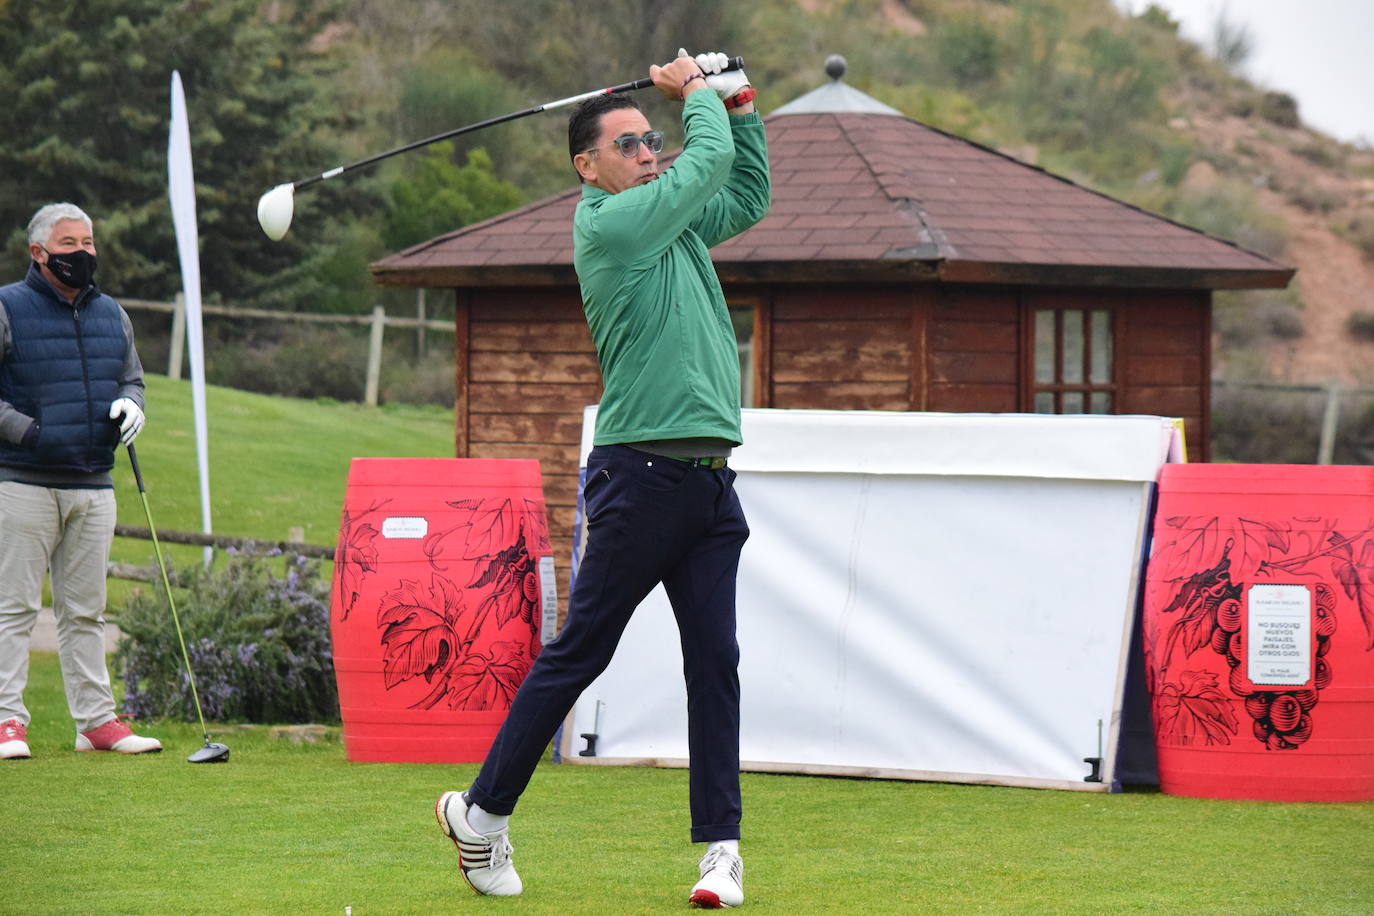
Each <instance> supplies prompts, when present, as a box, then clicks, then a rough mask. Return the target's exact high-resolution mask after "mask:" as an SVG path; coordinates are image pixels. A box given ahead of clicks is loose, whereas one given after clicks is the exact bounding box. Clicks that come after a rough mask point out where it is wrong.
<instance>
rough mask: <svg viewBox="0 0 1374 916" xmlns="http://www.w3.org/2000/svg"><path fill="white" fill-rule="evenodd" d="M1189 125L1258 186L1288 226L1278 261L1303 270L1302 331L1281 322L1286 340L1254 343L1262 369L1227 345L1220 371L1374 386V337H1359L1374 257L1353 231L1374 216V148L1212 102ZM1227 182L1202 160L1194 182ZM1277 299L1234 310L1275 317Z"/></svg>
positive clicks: (1371, 296) (1372, 292)
mask: <svg viewBox="0 0 1374 916" xmlns="http://www.w3.org/2000/svg"><path fill="white" fill-rule="evenodd" d="M1189 121H1190V129H1191V131H1192V132H1193V135H1194V136H1195V137H1196V139H1197V141H1198V144H1199V147H1200V148H1201V149H1203V150H1205V151H1206V152H1207V153H1208V154H1210V156H1211V157H1212V158H1214V159H1216V160H1219V161H1221V162H1224V163H1228V164H1229V165H1230V170H1229V172H1230V175H1231V176H1232V177H1239V178H1241V179H1243V180H1245V181H1247V182H1249V183H1251V184H1252V185H1253V186H1254V187H1255V188H1256V193H1257V196H1258V198H1259V200H1260V201H1261V203H1262V205H1263V206H1264V208H1265V209H1266V210H1267V211H1269V212H1271V213H1273V214H1275V215H1277V217H1278V218H1279V219H1280V220H1281V222H1282V224H1283V225H1284V226H1285V227H1286V229H1287V233H1286V234H1287V242H1286V244H1285V245H1284V246H1283V249H1282V251H1281V252H1279V253H1278V255H1277V257H1278V259H1279V260H1281V261H1283V262H1285V263H1287V264H1290V265H1292V266H1294V267H1296V268H1297V269H1298V273H1297V276H1296V277H1295V278H1294V281H1293V288H1292V291H1291V292H1292V296H1291V300H1290V301H1291V302H1292V303H1293V306H1294V313H1295V314H1296V316H1297V317H1298V318H1299V319H1300V322H1301V333H1300V334H1299V333H1295V332H1296V331H1297V328H1296V327H1293V328H1292V329H1285V328H1284V327H1283V326H1282V325H1280V326H1279V327H1277V328H1275V327H1273V325H1272V322H1271V328H1270V330H1271V332H1272V331H1277V332H1278V333H1269V334H1267V335H1263V336H1262V337H1260V338H1259V339H1257V340H1255V341H1253V342H1252V346H1254V347H1256V348H1257V349H1258V350H1259V351H1260V353H1262V357H1263V358H1262V359H1261V360H1258V361H1257V362H1258V364H1259V365H1258V366H1256V365H1254V364H1253V363H1251V362H1250V361H1248V360H1245V359H1244V358H1243V356H1244V354H1236V353H1231V352H1229V351H1228V348H1227V346H1226V344H1225V342H1220V341H1219V343H1218V346H1219V350H1218V354H1217V355H1218V357H1219V363H1220V365H1219V367H1218V368H1220V369H1222V370H1225V369H1226V368H1228V366H1229V367H1231V368H1240V369H1241V371H1242V374H1249V373H1246V372H1245V371H1244V370H1245V369H1259V370H1260V371H1258V372H1256V373H1255V374H1258V375H1263V376H1264V377H1267V378H1268V379H1272V380H1281V381H1287V382H1309V383H1324V382H1327V381H1330V380H1339V381H1341V382H1343V383H1344V384H1347V385H1362V386H1370V385H1374V340H1371V339H1370V338H1368V337H1364V338H1361V337H1357V336H1355V335H1352V333H1351V331H1350V322H1351V319H1352V318H1353V317H1356V316H1360V315H1371V314H1374V260H1371V254H1370V253H1366V252H1363V251H1362V250H1361V249H1360V247H1358V246H1357V244H1356V243H1355V242H1354V241H1352V239H1351V238H1350V234H1349V227H1350V226H1351V225H1352V224H1355V223H1357V221H1359V220H1360V219H1361V218H1362V216H1363V218H1364V219H1368V216H1367V215H1366V214H1368V213H1369V212H1371V207H1374V177H1370V176H1374V151H1371V150H1369V149H1367V148H1366V149H1360V148H1355V147H1351V146H1348V145H1344V144H1340V143H1338V142H1337V141H1334V140H1332V139H1330V138H1328V137H1325V136H1323V135H1321V134H1320V133H1317V132H1315V131H1312V130H1310V129H1308V128H1305V127H1281V126H1279V125H1276V124H1273V123H1270V122H1266V121H1264V120H1263V119H1262V118H1257V117H1254V116H1251V117H1248V118H1247V117H1239V116H1237V115H1234V114H1229V113H1227V112H1225V111H1217V110H1215V109H1214V106H1211V105H1208V104H1207V103H1206V102H1203V103H1201V104H1200V105H1199V106H1198V108H1197V109H1196V110H1195V111H1193V112H1192V113H1191V114H1190V115H1189ZM1225 175H1226V173H1225V172H1221V171H1219V170H1217V169H1215V168H1212V167H1209V166H1207V165H1206V164H1205V163H1202V164H1199V165H1197V166H1194V167H1193V168H1192V169H1191V170H1190V172H1189V175H1188V177H1187V178H1186V179H1185V182H1186V183H1190V184H1193V185H1195V186H1201V187H1204V188H1205V187H1207V186H1209V185H1214V184H1215V183H1216V182H1217V181H1219V180H1220V179H1221V178H1222V177H1224V176H1225ZM1366 244H1368V243H1366ZM1283 298H1284V297H1278V299H1279V301H1283ZM1226 301H1227V299H1226V297H1222V298H1221V300H1220V302H1221V303H1223V304H1224V303H1225V302H1226ZM1273 301H1274V297H1272V296H1271V297H1269V299H1268V301H1266V298H1265V297H1264V296H1262V295H1252V296H1251V297H1249V301H1244V302H1242V303H1240V304H1239V305H1238V306H1234V307H1238V308H1241V309H1244V310H1245V311H1246V312H1247V313H1248V314H1253V312H1254V310H1255V309H1256V307H1258V308H1259V310H1260V312H1261V314H1265V306H1266V304H1270V305H1272V302H1273ZM1223 307H1225V306H1223ZM1268 314H1270V315H1272V312H1270V313H1268ZM1280 322H1281V319H1280ZM1290 334H1295V336H1291V337H1290V336H1288V335H1290ZM1237 364H1239V365H1237Z"/></svg>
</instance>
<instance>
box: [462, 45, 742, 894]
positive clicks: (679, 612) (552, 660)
mask: <svg viewBox="0 0 1374 916" xmlns="http://www.w3.org/2000/svg"><path fill="white" fill-rule="evenodd" d="M726 60H727V58H726V56H725V55H724V54H720V53H711V54H700V55H698V56H697V57H695V58H692V57H688V56H687V55H686V52H681V55H680V56H679V57H678V58H677V59H676V60H674V61H672V62H671V63H669V64H667V65H666V66H663V67H650V68H649V75H650V77H651V78H652V79H653V81H654V85H655V86H656V87H657V88H658V89H659V90H660V91H661V92H663V93H664V95H666V96H668V97H669V98H672V99H681V100H682V101H683V107H682V122H683V129H684V132H685V134H686V143H685V146H684V148H683V151H682V153H681V154H680V155H679V156H678V157H677V159H676V160H675V161H674V162H673V164H672V167H671V168H669V169H666V170H663V171H660V169H659V162H658V153H659V152H660V151H661V150H662V149H663V134H662V132H660V131H656V130H651V129H650V127H649V123H648V121H647V120H646V119H645V117H644V115H643V113H642V112H641V111H640V110H639V107H638V106H637V105H636V104H635V103H634V101H633V99H631V98H630V97H629V96H626V95H605V96H597V97H595V98H592V99H590V100H588V101H587V102H584V103H583V104H582V105H581V106H580V107H579V108H578V109H577V110H576V111H575V112H574V113H573V115H572V117H571V118H570V119H569V122H568V141H569V149H568V152H569V155H570V156H571V157H572V162H573V166H574V167H575V168H576V169H577V172H578V175H579V176H580V178H581V179H582V183H583V188H582V200H581V202H580V203H579V204H578V207H577V213H576V215H575V216H574V218H573V244H574V255H573V263H574V266H575V267H576V269H577V275H578V278H579V280H580V282H581V286H582V301H583V308H584V310H585V312H586V315H587V324H588V326H589V327H590V328H591V333H592V339H593V341H594V342H595V343H596V350H597V358H598V360H599V361H600V364H601V374H602V377H603V380H604V382H605V394H604V395H603V396H602V400H601V404H600V408H599V410H598V413H597V422H596V437H595V440H594V448H593V449H592V452H591V454H590V456H589V457H588V460H587V482H586V486H585V489H584V493H583V498H584V505H585V507H586V519H587V542H586V547H585V550H584V552H583V556H582V561H581V565H580V566H579V568H578V573H577V579H576V582H575V584H574V586H573V591H572V596H571V600H570V602H569V607H568V616H567V622H566V624H565V625H564V628H563V630H562V632H561V633H560V634H559V636H558V638H557V639H555V640H554V641H553V642H551V643H550V644H549V645H547V646H545V647H544V649H543V651H542V652H541V653H540V655H539V658H538V659H537V660H536V662H535V664H534V667H533V669H532V670H531V671H530V673H529V676H528V677H526V679H525V681H524V683H523V684H522V685H521V687H520V690H519V692H518V693H517V694H516V697H515V700H514V702H513V703H512V705H511V708H510V712H509V713H508V715H507V717H506V721H505V723H504V725H503V726H502V727H501V730H500V732H499V733H498V734H497V736H496V740H495V741H494V742H493V744H492V748H491V752H490V753H489V754H488V755H487V759H486V762H485V763H484V764H483V766H482V769H481V772H480V773H479V774H478V776H477V779H476V781H474V782H473V784H472V786H471V788H470V789H468V791H466V792H446V793H444V794H443V795H442V796H441V797H440V798H439V800H438V803H437V806H436V815H437V816H438V820H439V824H440V826H441V827H442V828H443V831H444V833H445V834H446V835H447V836H449V837H450V838H451V839H452V840H453V841H454V843H455V844H456V845H457V847H458V860H459V865H460V867H461V869H462V872H463V876H464V878H465V879H466V880H467V882H468V883H469V884H470V885H471V886H472V888H473V889H474V890H476V891H477V892H478V893H479V894H493V895H508V894H518V893H520V891H521V890H522V885H521V882H520V878H519V877H518V876H517V875H516V872H515V868H514V865H513V864H512V862H511V851H512V847H511V845H510V842H509V839H508V835H509V828H508V823H507V822H508V818H509V815H510V814H511V812H512V811H513V810H514V809H515V804H516V801H517V800H518V799H519V797H520V794H521V792H523V791H524V789H525V787H526V785H527V784H528V783H529V779H530V777H531V775H532V774H533V772H534V769H535V767H536V766H537V764H538V763H539V760H540V758H541V757H542V756H543V753H544V751H545V749H546V748H547V746H548V743H549V741H550V739H552V737H553V735H554V732H555V731H556V730H557V728H558V726H559V724H560V723H561V722H562V721H563V719H564V717H565V716H566V715H567V713H568V710H569V709H571V708H572V705H573V704H574V703H575V702H576V701H577V698H578V697H579V696H580V695H581V694H582V691H583V690H584V689H585V688H586V687H587V686H588V685H589V684H591V682H592V681H593V680H595V679H596V677H597V675H599V674H600V673H601V672H602V671H603V670H604V669H605V667H606V666H607V665H608V664H609V663H610V660H611V656H612V655H613V653H614V652H615V648H616V644H617V643H618V642H619V640H620V636H621V634H622V632H623V631H624V629H625V626H626V624H627V623H628V622H629V619H630V615H631V614H632V613H633V611H634V609H635V608H636V607H637V606H638V605H639V603H640V602H641V601H643V600H644V598H645V597H646V596H647V595H648V594H649V592H650V591H651V590H652V589H653V588H654V586H656V585H657V584H659V583H660V582H661V583H663V585H664V588H665V590H666V591H667V593H668V598H669V600H670V601H671V602H672V605H673V613H674V615H675V616H676V618H677V624H678V629H679V632H680V634H681V642H682V656H683V671H684V676H685V679H686V686H687V707H688V710H687V717H688V726H687V730H688V734H687V739H688V749H689V753H690V755H691V773H690V795H691V817H692V834H691V835H692V840H693V841H694V842H701V843H708V844H710V845H709V846H708V848H707V851H706V854H705V856H704V857H703V858H702V860H701V862H700V876H701V880H700V881H698V882H697V884H696V885H695V886H694V887H693V888H692V890H691V895H690V900H691V902H692V903H693V904H695V905H697V906H701V907H721V906H738V905H739V904H740V903H743V902H744V889H743V864H742V862H741V859H740V856H739V836H740V811H741V805H740V789H739V677H738V673H737V669H738V664H739V646H738V643H737V642H736V640H735V575H736V572H737V570H738V568H739V556H740V550H741V549H742V548H743V546H744V542H745V539H746V538H748V536H749V527H748V524H747V523H746V522H745V518H744V512H743V510H742V509H741V508H740V503H739V498H738V497H737V496H736V494H735V489H734V483H735V472H734V471H733V470H732V469H731V468H730V467H728V465H727V460H726V459H727V458H728V456H729V455H730V452H731V449H733V448H734V447H735V446H737V445H739V444H740V441H741V436H740V384H739V355H738V345H737V343H736V340H735V334H734V330H733V326H732V325H731V322H730V314H729V310H728V309H727V307H726V304H725V298H724V296H723V295H722V293H721V289H720V281H719V280H718V278H717V277H716V272H715V268H714V266H713V265H712V263H711V259H710V256H709V254H708V253H707V250H708V249H709V248H711V247H712V246H713V245H716V244H718V243H720V242H723V241H725V240H726V239H728V238H730V237H731V236H734V235H738V234H739V233H741V232H743V231H744V230H746V229H748V228H749V227H750V226H752V225H754V224H755V223H756V222H758V221H759V220H760V219H762V218H763V216H764V214H765V213H766V212H767V211H768V204H769V181H768V151H767V146H766V143H765V140H764V127H763V122H762V120H761V119H760V118H759V116H758V114H757V113H755V111H754V105H753V102H752V99H753V97H754V90H753V88H752V87H751V86H750V85H749V82H748V80H747V79H746V78H745V76H744V74H743V72H741V71H725V70H724V69H723V68H724V66H725V63H726ZM666 662H667V659H665V663H666ZM584 816H585V818H586V826H587V828H588V829H591V830H607V828H606V826H605V825H602V824H600V823H598V821H597V814H596V812H595V811H587V812H585V815H584ZM607 832H608V833H609V831H607Z"/></svg>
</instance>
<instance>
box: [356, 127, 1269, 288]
mask: <svg viewBox="0 0 1374 916" xmlns="http://www.w3.org/2000/svg"><path fill="white" fill-rule="evenodd" d="M765 120H766V123H767V125H768V147H769V160H770V164H771V166H772V172H773V205H772V208H771V209H770V211H769V213H768V215H767V216H766V217H765V218H764V219H763V220H762V221H760V222H759V223H758V225H756V226H754V227H753V228H752V229H750V230H749V231H747V232H745V233H743V234H741V235H739V236H736V237H735V238H733V239H731V240H729V241H727V242H725V243H723V244H721V245H719V246H717V247H716V248H715V249H713V250H712V258H713V259H714V261H715V262H716V265H717V269H718V271H719V273H720V275H721V279H722V280H723V281H725V282H731V281H767V280H780V281H814V280H893V279H911V280H927V281H941V280H943V281H951V282H970V283H1025V284H1053V285H1075V286H1083V285H1104V286H1166V287H1187V288H1198V289H1244V288H1254V287H1282V286H1285V285H1286V284H1287V283H1288V281H1289V279H1291V277H1292V274H1293V271H1292V269H1291V268H1288V267H1285V266H1283V265H1281V264H1278V263H1276V262H1274V261H1271V260H1269V259H1267V258H1264V257H1262V256H1260V255H1258V254H1255V253H1253V252H1250V251H1247V250H1245V249H1243V248H1241V247H1239V246H1237V245H1234V244H1232V243H1230V242H1226V241H1223V240H1221V239H1217V238H1214V237H1212V236H1209V235H1206V234H1204V233H1201V232H1198V231H1196V230H1193V229H1189V228H1187V227H1185V226H1182V225H1179V224H1177V223H1174V222H1171V221H1170V220H1167V219H1164V218H1163V217H1159V216H1156V215H1154V214H1151V213H1147V212H1145V211H1144V210H1141V209H1139V208H1137V207H1134V206H1132V205H1130V204H1126V203H1123V202H1121V201H1118V200H1115V199H1113V198H1110V197H1107V196H1105V195H1102V194H1098V193H1097V192H1095V191H1091V190H1089V189H1087V188H1084V187H1081V186H1079V185H1077V184H1074V183H1073V182H1071V181H1068V180H1066V179H1063V178H1059V177H1057V176H1055V175H1051V174H1050V173H1048V172H1046V171H1044V170H1043V169H1039V168H1036V167H1034V166H1029V165H1026V164H1025V163H1022V162H1018V161H1017V160H1015V159H1012V158H1010V157H1008V156H1005V155H1003V154H1001V153H998V152H996V151H994V150H991V149H987V148H985V147H982V146H979V145H977V144H974V143H971V142H969V141H967V140H963V139H961V138H959V137H955V136H952V135H950V134H946V133H943V132H942V131H939V130H936V129H934V128H931V127H928V126H926V125H924V124H921V123H919V122H917V121H913V120H910V119H909V118H904V117H896V116H892V115H886V114H861V113H853V112H825V113H816V114H774V115H773V116H771V117H769V118H767V119H765ZM580 196H581V192H580V189H579V188H573V189H570V190H568V191H566V192H563V193H561V194H558V195H555V196H553V197H550V198H547V199H545V200H542V201H539V202H537V203H533V204H530V205H528V206H525V207H522V208H520V209H518V210H514V211H511V212H510V213H505V214H503V215H501V216H498V217H495V218H493V219H490V220H486V221H484V222H481V223H476V224H474V225H472V226H467V227H464V228H463V229H460V230H458V231H456V232H452V233H449V234H447V235H442V236H439V237H437V238H434V239H431V240H430V241H428V242H425V243H423V244H420V245H416V246H414V247H412V248H408V249H406V250H405V251H401V252H398V253H396V254H394V255H391V256H389V257H387V258H383V259H382V260H380V261H377V262H376V263H374V264H373V265H372V272H373V274H374V276H375V277H376V279H377V281H378V282H380V283H383V284H387V285H395V286H487V285H507V284H519V285H526V284H531V283H539V284H548V283H554V284H564V283H572V282H576V280H575V276H574V275H573V272H572V247H571V242H572V239H571V226H572V214H573V208H574V207H575V206H576V204H577V201H578V200H579V199H580Z"/></svg>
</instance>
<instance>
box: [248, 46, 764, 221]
mask: <svg viewBox="0 0 1374 916" xmlns="http://www.w3.org/2000/svg"><path fill="white" fill-rule="evenodd" d="M725 69H726V70H742V69H744V58H742V57H732V58H730V62H729V63H728V64H726V66H725ZM653 84H654V81H653V80H651V79H649V78H648V77H645V78H644V79H638V80H635V81H633V82H630V83H621V84H620V85H619V86H610V87H607V88H605V89H593V90H592V91H590V92H583V93H581V94H579V95H571V96H568V97H567V98H566V99H558V100H557V101H553V102H545V103H544V104H542V105H535V106H534V107H533V108H526V109H524V110H523V111H513V112H511V113H510V114H504V115H500V116H499V117H495V118H488V119H487V120H485V121H478V122H477V123H476V124H469V125H467V126H466V127H455V128H454V129H453V130H448V131H444V132H443V133H442V134H435V135H434V136H432V137H426V138H425V139H424V140H416V141H415V142H414V143H407V144H406V145H405V146H398V147H397V148H396V149H393V150H387V151H386V152H385V153H378V154H377V155H375V156H369V157H367V158H366V159H359V160H358V161H357V162H351V163H349V164H348V165H341V166H338V167H337V168H332V169H330V170H329V171H327V172H322V173H320V174H319V175H315V176H313V177H311V178H302V179H301V180H300V181H288V182H286V183H285V184H279V185H277V186H276V187H275V188H272V189H271V190H270V191H268V192H267V193H265V194H263V195H262V197H260V198H258V224H259V225H261V226H262V231H263V232H265V233H267V237H268V238H270V239H271V240H272V241H274V242H277V241H280V240H281V239H282V237H283V236H285V235H286V230H287V229H289V228H291V216H292V214H293V213H294V211H295V202H296V189H297V188H304V187H306V186H308V185H312V184H314V183H315V182H317V181H324V180H325V179H327V178H334V177H336V176H338V175H342V174H344V173H345V172H351V171H353V170H354V169H359V168H362V167H363V166H365V165H371V164H372V163H374V162H380V161H382V160H383V159H387V158H390V157H391V156H396V155H399V154H400V153H408V152H410V151H411V150H413V149H419V148H420V147H422V146H428V145H429V144H431V143H437V142H439V141H440V140H447V139H448V138H449V137H456V136H458V135H459V134H466V133H471V132H472V131H474V130H481V129H482V128H484V127H491V126H492V125H494V124H504V123H505V122H506V121H514V120H515V119H517V118H524V117H528V116H530V115H533V114H538V113H539V112H541V111H548V110H550V109H553V108H562V107H563V106H565V105H575V104H577V103H578V102H581V101H583V100H585V99H589V98H591V97H592V96H596V95H614V94H615V93H617V92H632V91H634V90H636V89H648V88H649V87H650V86H652V85H653Z"/></svg>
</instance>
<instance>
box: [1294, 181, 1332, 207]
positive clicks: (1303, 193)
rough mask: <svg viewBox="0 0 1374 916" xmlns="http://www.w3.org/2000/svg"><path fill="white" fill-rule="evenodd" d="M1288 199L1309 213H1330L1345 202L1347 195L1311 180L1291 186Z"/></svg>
mask: <svg viewBox="0 0 1374 916" xmlns="http://www.w3.org/2000/svg"><path fill="white" fill-rule="evenodd" d="M1288 199H1289V200H1290V201H1291V202H1292V203H1294V204H1296V205H1297V206H1299V207H1302V208H1303V209H1304V210H1306V211H1307V212H1308V213H1330V212H1331V211H1332V210H1335V209H1336V208H1337V207H1339V206H1340V205H1341V204H1342V203H1344V202H1345V197H1344V196H1343V195H1342V194H1341V193H1340V192H1339V191H1332V190H1330V189H1329V188H1324V187H1322V186H1321V185H1317V184H1312V183H1311V182H1304V183H1303V184H1300V185H1298V186H1297V187H1295V188H1291V189H1290V190H1289V191H1288Z"/></svg>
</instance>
